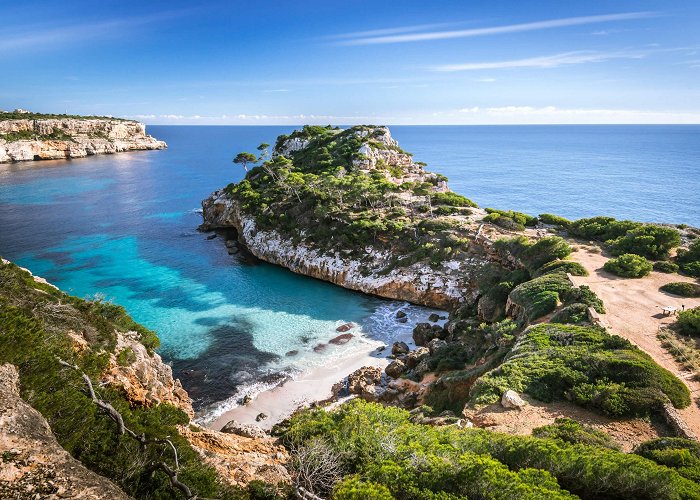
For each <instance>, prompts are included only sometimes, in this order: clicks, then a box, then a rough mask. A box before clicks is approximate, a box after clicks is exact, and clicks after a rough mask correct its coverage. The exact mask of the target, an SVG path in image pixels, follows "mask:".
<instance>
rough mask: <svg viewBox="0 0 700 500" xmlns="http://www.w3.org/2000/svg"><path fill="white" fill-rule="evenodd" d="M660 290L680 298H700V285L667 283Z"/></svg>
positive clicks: (680, 282) (682, 282) (683, 282)
mask: <svg viewBox="0 0 700 500" xmlns="http://www.w3.org/2000/svg"><path fill="white" fill-rule="evenodd" d="M660 290H661V291H663V292H667V293H672V294H673V295H678V296H680V297H700V285H699V284H697V283H688V282H686V281H677V282H673V283H666V284H665V285H662V286H661V288H660Z"/></svg>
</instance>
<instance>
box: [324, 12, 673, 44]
mask: <svg viewBox="0 0 700 500" xmlns="http://www.w3.org/2000/svg"><path fill="white" fill-rule="evenodd" d="M660 15H661V14H660V13H658V12H648V11H644V12H624V13H620V14H603V15H597V16H580V17H566V18H562V19H550V20H547V21H536V22H531V23H520V24H509V25H504V26H492V27H489V28H475V29H465V30H442V31H428V32H424V33H403V34H395V35H391V34H390V35H384V36H362V34H361V33H360V34H359V37H358V34H357V33H355V34H353V33H348V34H346V35H340V37H343V36H347V37H349V38H353V37H355V38H353V39H350V40H343V41H340V42H338V44H339V45H378V44H389V43H408V42H425V41H431V40H448V39H453V38H470V37H477V36H490V35H503V34H508V33H519V32H524V31H538V30H545V29H552V28H563V27H567V26H581V25H586V24H597V23H609V22H615V21H630V20H634V19H647V18H653V17H659V16H660ZM407 28H410V27H407ZM393 29H394V30H400V29H401V28H393ZM404 29H406V28H404Z"/></svg>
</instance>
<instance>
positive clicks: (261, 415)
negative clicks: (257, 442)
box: [255, 412, 267, 422]
mask: <svg viewBox="0 0 700 500" xmlns="http://www.w3.org/2000/svg"><path fill="white" fill-rule="evenodd" d="M266 418H267V414H266V413H263V412H260V413H258V414H257V415H256V416H255V421H256V422H260V421H262V420H265V419H266Z"/></svg>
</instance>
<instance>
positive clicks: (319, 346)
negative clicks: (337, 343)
mask: <svg viewBox="0 0 700 500" xmlns="http://www.w3.org/2000/svg"><path fill="white" fill-rule="evenodd" d="M327 348H328V344H316V345H315V346H314V352H323V351H325V350H326V349H327Z"/></svg>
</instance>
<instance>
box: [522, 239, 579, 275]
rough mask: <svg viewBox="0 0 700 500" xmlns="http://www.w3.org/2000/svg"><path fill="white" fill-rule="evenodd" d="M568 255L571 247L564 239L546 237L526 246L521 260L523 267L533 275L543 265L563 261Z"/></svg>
mask: <svg viewBox="0 0 700 500" xmlns="http://www.w3.org/2000/svg"><path fill="white" fill-rule="evenodd" d="M570 254H571V247H570V246H569V244H568V243H567V242H566V240H564V238H560V237H559V236H546V237H544V238H540V239H538V240H537V241H535V243H533V244H532V245H530V246H528V247H527V248H526V249H525V251H524V252H523V255H522V260H523V263H524V264H525V267H526V268H527V269H528V270H529V271H530V272H531V273H534V272H536V270H537V269H539V268H541V267H542V266H544V265H545V264H547V263H549V262H551V261H553V260H558V259H564V258H566V257H568V256H569V255H570ZM574 267H575V266H574Z"/></svg>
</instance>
